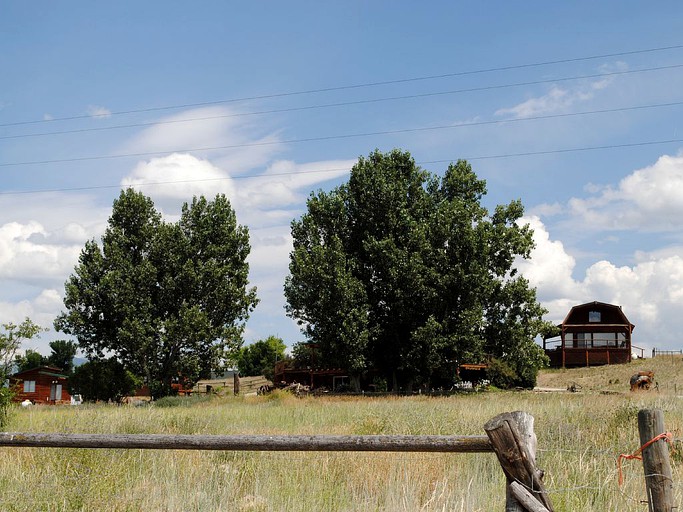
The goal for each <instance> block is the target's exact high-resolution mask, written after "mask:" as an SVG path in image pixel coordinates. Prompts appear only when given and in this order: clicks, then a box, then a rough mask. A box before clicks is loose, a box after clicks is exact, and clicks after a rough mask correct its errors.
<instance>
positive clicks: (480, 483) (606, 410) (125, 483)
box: [0, 367, 683, 512]
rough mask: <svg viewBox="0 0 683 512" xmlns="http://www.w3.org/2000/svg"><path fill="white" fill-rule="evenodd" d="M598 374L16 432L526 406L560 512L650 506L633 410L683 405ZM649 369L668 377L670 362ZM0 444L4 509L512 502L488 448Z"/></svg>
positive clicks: (175, 408)
mask: <svg viewBox="0 0 683 512" xmlns="http://www.w3.org/2000/svg"><path fill="white" fill-rule="evenodd" d="M632 369H633V368H625V367H624V368H622V369H621V370H620V371H622V372H623V371H625V370H628V371H631V370H632ZM592 371H593V372H596V373H594V374H592V376H588V374H586V375H584V373H581V375H580V376H579V375H578V374H577V375H570V376H569V378H575V377H577V378H578V377H580V378H585V379H592V380H591V382H595V388H596V390H595V391H592V390H591V389H590V387H591V385H586V386H584V388H583V391H582V392H580V393H532V392H495V393H485V394H476V395H458V396H453V397H441V398H428V397H402V398H391V397H390V398H358V397H355V398H343V397H328V398H304V399H297V398H294V397H292V396H289V395H287V394H283V393H277V394H275V395H271V396H266V397H247V398H242V397H220V398H214V399H211V400H197V399H194V400H181V399H178V400H174V401H171V400H169V401H168V403H167V404H166V405H167V407H158V406H149V407H126V406H124V407H116V406H107V405H98V406H94V405H93V406H91V405H85V406H81V407H34V408H31V409H20V408H17V409H16V410H15V411H14V414H13V416H12V418H11V422H10V427H9V429H8V430H12V431H23V432H83V433H88V432H92V433H165V434H456V435H461V434H476V435H483V434H484V432H483V425H484V423H485V422H486V421H488V420H489V419H491V418H492V417H494V416H495V415H497V414H499V413H501V412H505V411H513V410H524V411H527V412H529V413H531V414H532V415H533V416H534V417H535V419H536V421H535V429H536V434H537V436H538V448H539V449H538V457H537V458H538V465H539V467H541V468H543V469H544V470H545V471H546V476H545V483H546V485H547V487H548V489H549V491H550V493H551V494H550V496H551V499H552V501H553V504H554V505H555V509H556V510H557V511H571V512H574V511H582V512H583V511H600V512H604V511H619V512H622V511H642V510H644V506H643V504H642V503H640V500H642V499H644V497H645V490H644V479H643V469H642V464H641V463H640V462H639V461H627V462H625V463H624V475H625V483H624V486H623V487H621V488H620V487H619V486H618V485H617V466H616V460H617V456H618V455H619V454H620V453H629V452H632V451H634V450H635V449H636V448H638V446H639V443H638V430H637V422H636V415H637V412H638V410H639V409H641V408H659V409H662V410H663V411H664V415H665V422H666V426H667V428H668V429H669V430H671V431H672V432H673V433H674V435H675V436H676V437H677V438H679V437H681V430H682V428H683V404H682V403H681V399H679V398H677V396H676V394H675V393H674V392H673V386H671V390H669V391H671V392H669V391H667V390H661V388H662V387H663V386H661V383H662V381H661V380H660V392H659V393H657V392H649V393H637V394H631V393H624V394H604V393H601V392H600V390H599V388H601V387H602V383H603V379H604V376H602V375H600V373H599V372H600V369H592ZM610 371H612V369H610ZM655 371H656V372H657V371H658V372H659V373H658V374H657V375H658V376H659V375H662V376H664V375H665V372H664V370H662V369H659V370H655ZM582 372H583V370H582ZM671 372H672V373H671V375H673V374H674V369H672V370H671ZM561 373H562V372H557V374H558V375H560V374H561ZM566 374H567V372H566V371H565V372H563V375H564V377H565V378H566V377H567V375H566ZM555 378H556V377H555ZM610 378H613V377H610ZM672 378H673V377H672ZM676 378H677V377H676ZM620 380H621V379H620ZM607 381H609V378H607ZM607 381H605V382H607ZM585 382H588V380H586V381H585ZM622 387H623V386H622ZM667 388H668V387H667ZM0 452H1V454H0V455H1V457H2V458H1V459H0V460H1V462H0V510H3V511H67V510H68V511H71V510H83V511H100V510H114V511H138V510H144V511H226V512H227V511H242V512H248V511H249V512H258V511H310V512H319V511H339V512H342V511H343V512H347V511H392V512H393V511H420V510H424V511H443V510H447V511H461V512H474V511H482V512H491V511H496V510H501V511H502V510H504V500H505V493H504V487H505V481H504V477H503V474H502V471H501V469H500V466H499V464H498V462H497V460H496V458H495V455H493V454H428V453H422V454H393V453H367V452H363V453H325V452H317V453H304V452H291V453H290V452H270V453H266V452H216V451H182V450H176V451H163V450H83V449H49V448H1V449H0ZM672 465H673V472H674V489H675V497H676V504H678V505H679V506H681V505H683V496H682V494H683V493H682V489H683V487H682V486H681V457H680V455H678V453H675V454H674V455H673V457H672ZM645 508H646V507H645Z"/></svg>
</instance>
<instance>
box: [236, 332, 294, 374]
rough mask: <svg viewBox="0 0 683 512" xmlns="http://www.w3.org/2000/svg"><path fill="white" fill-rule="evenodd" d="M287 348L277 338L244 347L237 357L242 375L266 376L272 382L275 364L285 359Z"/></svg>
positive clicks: (269, 337) (270, 337)
mask: <svg viewBox="0 0 683 512" xmlns="http://www.w3.org/2000/svg"><path fill="white" fill-rule="evenodd" d="M286 348H287V346H286V345H285V342H284V341H282V339H281V338H278V337H277V336H268V337H267V338H266V339H265V340H258V341H256V342H254V343H252V344H251V345H247V346H245V347H242V348H241V349H240V352H239V355H238V357H237V368H238V369H239V372H240V375H242V376H245V377H248V376H253V375H265V376H266V378H268V379H271V380H272V379H273V373H274V370H275V362H276V361H282V360H283V359H284V358H285V349H286Z"/></svg>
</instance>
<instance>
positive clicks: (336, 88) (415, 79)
mask: <svg viewBox="0 0 683 512" xmlns="http://www.w3.org/2000/svg"><path fill="white" fill-rule="evenodd" d="M681 48H683V45H672V46H660V47H657V48H646V49H641V50H631V51H626V52H616V53H606V54H601V55H590V56H586V57H573V58H566V59H558V60H551V61H544V62H534V63H526V64H515V65H510V66H500V67H492V68H483V69H475V70H468V71H459V72H454V73H443V74H438V75H427V76H419V77H408V78H400V79H396V80H383V81H377V82H366V83H360V84H349V85H340V86H333V87H324V88H319V89H308V90H301V91H289V92H280V93H272V94H263V95H255V96H245V97H241V98H228V99H223V100H215V101H203V102H195V103H184V104H175V105H164V106H160V107H148V108H138V109H129V110H119V111H115V112H110V113H109V114H108V116H114V115H124V114H139V113H144V112H158V111H162V110H174V109H181V108H195V107H205V106H209V105H219V104H225V103H237V102H242V101H251V100H264V99H273V98H282V97H287V96H301V95H305V94H314V93H323V92H334V91H342V90H350V89H361V88H366V87H377V86H382V85H392V84H400V83H409V82H418V81H426V80H435V79H440V78H453V77H458V76H467V75H476V74H482V73H492V72H497V71H511V70H515V69H526V68H533V67H541V66H549V65H553V64H568V63H571V62H583V61H589V60H596V59H605V58H612V57H625V56H627V55H638V54H644V53H654V52H662V51H668V50H678V49H681ZM91 117H93V116H92V115H89V114H88V115H75V116H65V117H55V118H51V119H40V120H32V121H17V122H14V123H4V124H0V127H7V126H19V125H29V124H42V123H52V122H57V121H71V120H76V119H88V118H91Z"/></svg>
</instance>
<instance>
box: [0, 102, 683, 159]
mask: <svg viewBox="0 0 683 512" xmlns="http://www.w3.org/2000/svg"><path fill="white" fill-rule="evenodd" d="M681 104H683V102H671V103H660V104H652V105H640V106H631V107H622V108H615V109H603V110H590V111H584V112H570V113H563V114H548V115H543V116H530V117H520V118H515V119H501V120H492V121H473V122H469V123H460V124H455V125H453V124H449V125H439V126H423V127H417V128H403V129H398V130H383V131H377V132H365V133H350V134H340V135H326V136H320V137H307V138H301V139H286V140H280V141H263V142H250V143H244V144H230V145H225V146H208V147H196V148H175V149H169V150H164V151H148V152H140V153H121V154H116V155H94V156H82V157H72V158H58V159H51V160H32V161H24V162H6V163H0V167H15V166H21V165H45V164H55V163H68V162H86V161H95V160H113V159H119V158H135V157H149V156H160V155H167V154H169V153H193V152H203V151H217V150H226V149H243V148H247V147H262V146H273V145H278V144H295V143H304V142H322V141H329V140H340V139H352V138H360V137H372V136H377V135H398V134H404V133H416V132H426V131H437V130H450V129H457V128H469V127H473V126H484V125H493V124H506V123H519V122H524V121H539V120H544V119H557V118H565V117H575V116H583V115H594V114H605V113H613V112H625V111H632V110H642V109H649V108H661V107H670V106H677V105H681Z"/></svg>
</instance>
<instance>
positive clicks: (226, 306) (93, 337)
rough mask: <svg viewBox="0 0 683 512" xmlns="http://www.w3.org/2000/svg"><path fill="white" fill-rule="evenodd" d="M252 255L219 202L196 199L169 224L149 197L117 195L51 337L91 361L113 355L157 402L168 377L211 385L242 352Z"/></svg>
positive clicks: (83, 257)
mask: <svg viewBox="0 0 683 512" xmlns="http://www.w3.org/2000/svg"><path fill="white" fill-rule="evenodd" d="M249 250H250V246H249V232H248V230H247V228H246V227H244V226H240V225H239V224H238V223H237V220H236V216H235V212H234V211H233V209H232V207H231V205H230V202H229V201H228V199H227V198H226V197H225V196H224V195H217V196H216V197H215V199H214V200H212V201H208V200H207V199H205V198H204V197H200V198H194V199H193V201H192V202H191V203H190V204H188V203H185V204H184V205H183V208H182V213H181V216H180V219H179V221H178V222H175V223H169V222H164V221H163V220H162V218H161V215H160V213H159V212H158V211H157V210H156V209H155V207H154V204H153V202H152V200H151V199H150V198H148V197H146V196H144V195H143V194H142V193H139V192H136V191H134V190H132V189H127V190H124V191H122V192H121V194H120V196H119V197H118V199H116V200H115V201H114V205H113V209H112V214H111V217H110V218H109V222H108V226H107V229H106V231H105V233H104V235H103V236H102V240H101V245H100V244H98V243H97V242H96V241H95V240H91V241H89V242H87V243H86V245H85V247H84V249H83V250H82V251H81V254H80V258H79V263H78V265H77V266H76V268H75V271H74V273H73V274H72V275H71V276H70V278H69V280H68V281H67V282H66V285H65V298H64V305H65V307H66V311H64V312H62V313H61V314H60V315H59V316H58V317H57V319H56V320H55V328H56V329H57V330H60V331H63V332H66V333H68V334H72V335H74V336H75V337H76V339H77V340H78V344H79V347H80V348H81V349H82V350H83V351H85V353H86V355H87V357H88V358H89V359H91V360H96V359H102V358H103V357H104V356H105V354H107V355H108V354H114V355H115V357H116V358H117V359H118V360H119V361H120V362H121V363H122V364H123V365H124V367H125V368H126V369H127V370H129V371H131V372H132V373H133V374H135V375H137V376H140V377H142V378H143V379H144V381H145V382H146V383H147V384H149V386H150V388H151V389H152V390H153V393H154V394H155V396H163V395H165V394H168V393H170V390H171V380H172V379H173V378H174V377H177V376H179V375H181V376H183V377H184V378H185V379H187V380H189V381H196V380H197V379H199V378H200V377H203V376H208V374H209V373H210V371H211V370H212V369H219V368H220V367H221V366H222V365H223V364H224V362H225V360H226V359H227V358H228V356H229V355H230V354H232V353H233V352H234V351H235V350H237V349H238V348H239V347H240V346H241V344H242V332H243V330H244V322H246V320H247V318H248V316H249V313H250V312H251V311H252V310H253V308H254V307H255V306H256V304H257V298H256V289H255V288H248V272H249V265H248V263H247V262H246V258H247V256H248V254H249Z"/></svg>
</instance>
